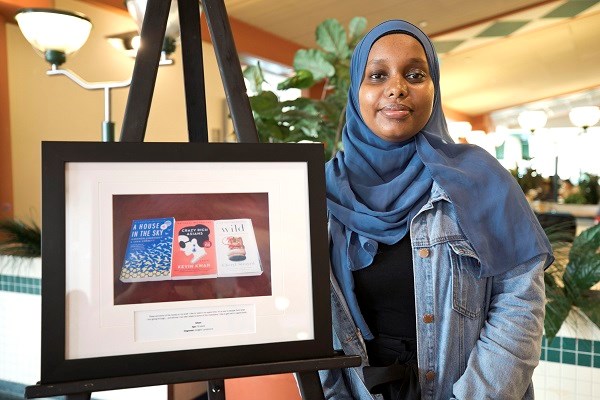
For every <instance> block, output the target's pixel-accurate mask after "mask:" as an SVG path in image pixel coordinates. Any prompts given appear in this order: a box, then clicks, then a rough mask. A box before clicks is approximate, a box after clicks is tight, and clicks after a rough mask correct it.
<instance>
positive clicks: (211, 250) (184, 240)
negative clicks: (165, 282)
mask: <svg viewBox="0 0 600 400" xmlns="http://www.w3.org/2000/svg"><path fill="white" fill-rule="evenodd" d="M214 243H215V234H214V221H211V220H191V221H175V233H174V235H173V261H172V267H171V279H198V278H216V277H217V257H216V252H215V247H214Z"/></svg>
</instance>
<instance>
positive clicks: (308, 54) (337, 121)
mask: <svg viewBox="0 0 600 400" xmlns="http://www.w3.org/2000/svg"><path fill="white" fill-rule="evenodd" d="M366 27H367V20H366V19H365V18H363V17H355V18H353V19H352V20H351V21H350V23H349V24H348V29H347V30H346V29H345V28H344V27H343V26H342V25H341V24H340V23H339V22H338V21H337V20H335V19H327V20H325V21H323V22H322V23H321V24H319V26H317V28H316V32H315V34H316V42H317V45H318V47H317V48H314V49H301V50H298V51H297V52H296V54H295V56H294V64H293V67H294V74H293V75H292V76H291V77H289V78H288V79H286V80H285V81H283V82H281V83H280V84H279V85H277V89H278V90H287V89H291V88H297V89H309V88H313V87H316V86H317V85H323V88H322V90H321V95H320V97H319V98H310V97H300V98H298V99H296V100H288V101H280V100H279V98H278V97H277V95H276V94H275V93H274V92H272V91H268V90H263V89H262V83H263V82H264V81H265V80H264V75H263V73H262V69H261V67H260V64H258V65H251V66H248V67H247V68H246V69H244V77H245V78H246V79H247V80H248V81H249V88H250V89H251V90H252V91H253V92H254V93H256V95H254V96H251V97H250V106H251V107H252V111H253V114H254V121H255V123H256V128H257V130H258V134H259V137H260V140H261V142H299V141H301V140H309V141H318V142H323V143H324V144H325V153H326V156H327V157H331V156H332V155H333V154H335V152H336V151H337V150H338V148H339V142H340V137H341V129H342V127H343V125H344V117H345V115H344V114H345V106H346V100H347V98H348V88H349V87H350V57H351V55H352V51H353V50H354V47H356V45H357V43H358V42H359V41H360V39H361V38H362V35H363V33H364V31H365V29H366Z"/></svg>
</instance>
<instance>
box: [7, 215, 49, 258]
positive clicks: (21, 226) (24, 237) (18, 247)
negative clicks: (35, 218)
mask: <svg viewBox="0 0 600 400" xmlns="http://www.w3.org/2000/svg"><path fill="white" fill-rule="evenodd" d="M41 237H42V233H41V231H40V228H39V227H38V226H37V224H36V223H35V222H31V223H30V224H27V223H25V222H23V221H18V220H14V219H4V220H0V255H5V256H16V257H26V258H31V257H39V256H40V255H41V249H42V246H41Z"/></svg>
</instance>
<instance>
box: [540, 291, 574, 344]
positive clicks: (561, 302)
mask: <svg viewBox="0 0 600 400" xmlns="http://www.w3.org/2000/svg"><path fill="white" fill-rule="evenodd" d="M546 298H547V302H546V316H545V318H544V331H545V334H546V337H547V338H548V340H549V341H552V339H554V337H555V336H556V334H557V333H558V331H559V330H560V327H561V326H562V324H563V323H564V322H565V320H566V319H567V316H568V315H569V312H570V311H571V308H572V307H573V303H572V302H571V300H570V299H569V298H568V297H567V296H566V295H565V293H564V291H563V290H562V288H560V287H556V286H554V287H548V286H546Z"/></svg>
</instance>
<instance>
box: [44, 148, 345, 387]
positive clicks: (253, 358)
mask: <svg viewBox="0 0 600 400" xmlns="http://www.w3.org/2000/svg"><path fill="white" fill-rule="evenodd" d="M71 163H74V164H87V163H100V164H102V165H105V163H115V164H114V165H115V166H118V165H122V164H121V163H127V164H125V165H130V166H131V165H133V166H136V165H137V164H136V163H140V165H142V164H141V163H144V165H146V164H145V163H175V164H177V163H192V164H197V163H200V164H202V165H209V164H211V163H251V164H253V163H261V165H265V164H264V163H273V166H274V167H277V166H278V165H282V164H279V163H304V164H305V165H306V189H305V190H306V195H307V202H308V209H309V215H308V216H306V218H307V221H308V224H309V226H308V227H307V229H308V231H309V233H310V234H309V236H310V238H309V241H310V244H309V249H310V250H309V253H310V254H308V255H307V256H308V259H309V260H310V271H309V272H308V274H309V275H308V278H309V280H310V287H311V289H312V293H306V296H307V297H308V298H309V299H310V303H311V307H310V308H309V310H308V311H309V312H311V313H312V328H313V335H312V338H309V339H302V338H300V339H298V340H290V341H282V342H265V343H255V344H241V345H231V346H224V347H209V348H201V349H198V348H184V349H179V350H159V351H151V352H146V353H133V354H117V355H107V356H93V357H78V358H70V357H67V356H66V354H67V336H68V335H69V334H70V332H69V328H68V321H67V316H68V313H67V296H68V295H69V293H67V284H66V279H67V265H66V257H67V245H66V237H67V236H66V233H67V227H66V220H67V213H68V212H70V211H69V210H68V209H67V208H68V207H67V205H66V190H69V188H67V185H66V176H67V172H66V166H67V165H70V164H71ZM156 165H162V164H156ZM267 166H268V165H267ZM42 168H43V178H42V208H43V213H42V265H43V268H42V344H41V345H42V348H41V380H40V383H41V384H46V385H47V384H52V383H61V382H72V381H81V380H89V379H102V378H112V377H123V376H133V375H143V374H155V373H164V372H175V371H188V370H199V369H205V368H221V367H232V366H239V365H249V364H261V363H276V362H286V361H293V360H303V359H318V358H322V357H331V356H333V355H334V353H333V347H332V336H331V306H330V301H329V255H328V239H327V227H326V202H325V178H324V156H323V148H322V146H321V145H318V144H258V143H149V142H146V143H125V142H122V143H97V142H43V143H42ZM70 218H72V216H71V217H70ZM90 229H95V228H94V227H91V228H90ZM85 267H86V266H85V265H79V266H78V268H85ZM279 268H285V265H280V266H279ZM202 301H203V300H198V302H200V304H201V302H202ZM186 304H187V303H186Z"/></svg>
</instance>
